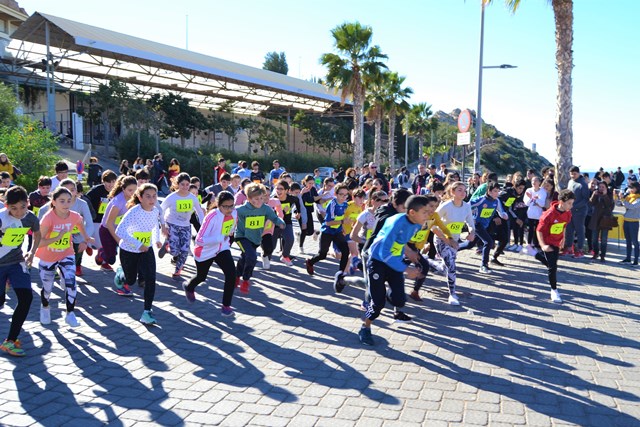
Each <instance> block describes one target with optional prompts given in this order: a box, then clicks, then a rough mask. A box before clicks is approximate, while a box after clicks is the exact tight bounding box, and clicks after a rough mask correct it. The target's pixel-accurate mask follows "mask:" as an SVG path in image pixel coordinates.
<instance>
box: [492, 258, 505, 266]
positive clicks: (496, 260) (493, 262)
mask: <svg viewBox="0 0 640 427" xmlns="http://www.w3.org/2000/svg"><path fill="white" fill-rule="evenodd" d="M491 264H495V265H497V266H500V267H504V264H503V263H502V262H501V261H500V260H498V258H491Z"/></svg>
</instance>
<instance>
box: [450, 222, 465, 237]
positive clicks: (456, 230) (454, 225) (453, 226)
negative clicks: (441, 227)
mask: <svg viewBox="0 0 640 427" xmlns="http://www.w3.org/2000/svg"><path fill="white" fill-rule="evenodd" d="M463 226H464V222H450V223H449V224H447V229H449V231H450V232H451V233H453V234H460V233H462V227H463Z"/></svg>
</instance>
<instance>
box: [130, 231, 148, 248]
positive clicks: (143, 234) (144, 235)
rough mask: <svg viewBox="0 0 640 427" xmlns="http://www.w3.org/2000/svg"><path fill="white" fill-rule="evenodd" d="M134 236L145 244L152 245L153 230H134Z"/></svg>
mask: <svg viewBox="0 0 640 427" xmlns="http://www.w3.org/2000/svg"><path fill="white" fill-rule="evenodd" d="M133 237H134V239H136V240H137V241H138V242H140V243H142V245H143V246H151V232H150V231H134V232H133Z"/></svg>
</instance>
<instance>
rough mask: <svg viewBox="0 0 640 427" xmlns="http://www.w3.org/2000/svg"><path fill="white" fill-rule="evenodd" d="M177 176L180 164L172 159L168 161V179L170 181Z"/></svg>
mask: <svg viewBox="0 0 640 427" xmlns="http://www.w3.org/2000/svg"><path fill="white" fill-rule="evenodd" d="M178 175H180V162H179V161H178V159H176V158H173V159H171V160H170V161H169V179H170V180H172V179H173V178H175V177H176V176H178Z"/></svg>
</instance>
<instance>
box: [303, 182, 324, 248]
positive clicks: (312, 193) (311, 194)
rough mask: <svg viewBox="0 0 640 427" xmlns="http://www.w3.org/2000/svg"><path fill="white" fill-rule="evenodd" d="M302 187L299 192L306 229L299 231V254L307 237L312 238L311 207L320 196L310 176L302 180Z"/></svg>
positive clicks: (313, 231)
mask: <svg viewBox="0 0 640 427" xmlns="http://www.w3.org/2000/svg"><path fill="white" fill-rule="evenodd" d="M302 184H303V187H302V189H301V190H300V196H301V197H302V203H303V206H304V210H305V211H306V213H307V228H306V229H304V230H302V229H301V231H300V245H299V246H300V248H299V251H300V253H301V254H304V241H305V239H306V238H307V236H313V235H314V234H315V227H314V224H313V223H314V221H313V206H314V205H315V204H316V202H317V201H318V200H320V196H319V195H318V190H316V186H315V184H316V181H315V179H314V178H313V176H311V175H307V176H305V177H304V179H303V180H302Z"/></svg>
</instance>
